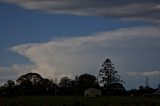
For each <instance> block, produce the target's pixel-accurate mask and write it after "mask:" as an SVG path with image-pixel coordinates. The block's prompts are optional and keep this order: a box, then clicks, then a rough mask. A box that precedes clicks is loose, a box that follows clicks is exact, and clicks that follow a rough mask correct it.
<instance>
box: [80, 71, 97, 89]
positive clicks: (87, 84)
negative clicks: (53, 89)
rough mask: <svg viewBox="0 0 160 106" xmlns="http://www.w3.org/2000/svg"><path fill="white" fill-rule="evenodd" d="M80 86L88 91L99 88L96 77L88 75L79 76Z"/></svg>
mask: <svg viewBox="0 0 160 106" xmlns="http://www.w3.org/2000/svg"><path fill="white" fill-rule="evenodd" d="M78 84H79V87H80V88H82V89H88V88H93V87H97V86H98V82H97V79H96V77H95V76H94V75H91V74H87V73H85V74H82V75H80V76H79V81H78Z"/></svg>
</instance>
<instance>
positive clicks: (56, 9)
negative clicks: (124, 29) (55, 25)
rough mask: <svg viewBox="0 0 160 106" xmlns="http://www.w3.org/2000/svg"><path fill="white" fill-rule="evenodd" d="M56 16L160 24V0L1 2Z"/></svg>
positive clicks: (14, 0)
mask: <svg viewBox="0 0 160 106" xmlns="http://www.w3.org/2000/svg"><path fill="white" fill-rule="evenodd" d="M0 1H1V2H7V3H14V4H17V5H19V6H21V7H24V8H27V9H31V10H40V11H44V12H47V13H54V14H74V15H84V16H105V17H112V18H118V19H123V20H143V21H149V22H153V23H160V1H159V0H83V1H82V0H0Z"/></svg>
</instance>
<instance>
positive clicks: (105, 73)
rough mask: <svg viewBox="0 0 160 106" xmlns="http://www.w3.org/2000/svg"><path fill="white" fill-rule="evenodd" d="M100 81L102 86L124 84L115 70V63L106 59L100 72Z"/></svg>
mask: <svg viewBox="0 0 160 106" xmlns="http://www.w3.org/2000/svg"><path fill="white" fill-rule="evenodd" d="M98 79H99V82H100V84H101V85H103V86H104V87H109V86H110V85H111V84H113V83H120V82H123V81H122V80H121V79H120V76H119V75H118V72H117V71H116V70H115V67H114V66H113V63H112V61H111V60H110V59H108V58H107V59H106V60H105V61H104V63H103V64H102V68H101V69H100V71H99V75H98Z"/></svg>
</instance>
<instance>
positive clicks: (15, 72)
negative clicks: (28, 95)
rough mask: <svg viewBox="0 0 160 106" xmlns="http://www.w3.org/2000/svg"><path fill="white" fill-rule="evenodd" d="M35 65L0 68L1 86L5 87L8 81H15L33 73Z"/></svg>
mask: <svg viewBox="0 0 160 106" xmlns="http://www.w3.org/2000/svg"><path fill="white" fill-rule="evenodd" d="M34 68H35V66H34V65H27V64H14V65H12V66H11V67H0V85H3V84H4V83H5V82H6V81H8V80H15V79H17V78H18V77H19V76H21V75H23V74H26V73H28V72H31V70H32V69H34Z"/></svg>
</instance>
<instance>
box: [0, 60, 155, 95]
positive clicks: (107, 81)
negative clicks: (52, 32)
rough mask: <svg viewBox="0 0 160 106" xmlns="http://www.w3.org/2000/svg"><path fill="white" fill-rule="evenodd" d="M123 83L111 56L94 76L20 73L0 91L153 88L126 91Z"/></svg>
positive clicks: (113, 91)
mask: <svg viewBox="0 0 160 106" xmlns="http://www.w3.org/2000/svg"><path fill="white" fill-rule="evenodd" d="M123 83H124V81H123V80H121V77H120V76H119V75H118V72H117V71H116V70H115V67H114V66H113V64H112V62H111V60H110V59H106V60H105V61H104V63H103V64H102V68H101V69H100V71H99V74H98V76H97V77H96V76H94V75H91V74H87V73H85V74H82V75H79V76H78V75H77V76H75V78H73V79H70V78H68V77H63V78H61V79H60V81H59V83H57V81H56V80H52V79H47V78H43V77H41V76H40V75H39V74H37V73H27V74H25V75H22V76H20V77H19V78H18V79H17V80H16V81H15V82H14V81H12V80H8V81H7V82H6V83H5V84H4V85H3V86H1V87H0V95H1V96H17V95H84V90H85V89H88V88H97V89H99V90H101V91H102V95H108V96H116V95H118V96H119V95H125V96H127V95H136V96H142V95H144V94H149V93H153V92H154V91H155V90H156V89H153V88H150V87H143V86H140V87H139V89H132V90H130V91H126V89H125V88H124V86H123Z"/></svg>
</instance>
